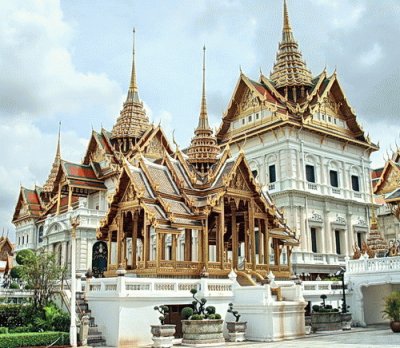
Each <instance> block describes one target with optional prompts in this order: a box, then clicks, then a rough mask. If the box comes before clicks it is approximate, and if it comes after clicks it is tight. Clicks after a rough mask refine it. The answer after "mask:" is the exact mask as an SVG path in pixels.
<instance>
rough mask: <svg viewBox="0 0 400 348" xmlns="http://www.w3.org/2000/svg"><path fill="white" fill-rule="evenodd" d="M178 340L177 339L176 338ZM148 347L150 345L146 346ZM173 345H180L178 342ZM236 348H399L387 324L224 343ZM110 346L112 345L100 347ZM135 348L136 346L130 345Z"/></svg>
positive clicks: (399, 335) (398, 340) (398, 336)
mask: <svg viewBox="0 0 400 348" xmlns="http://www.w3.org/2000/svg"><path fill="white" fill-rule="evenodd" d="M177 341H178V340H177ZM147 347H150V346H147ZM174 347H182V348H183V346H181V345H180V344H179V343H178V342H177V344H176V345H175V344H174ZM220 347H221V346H220ZM224 347H232V348H234V347H237V348H247V347H249V348H276V347H279V348H351V347H355V348H357V347H359V348H400V333H397V334H395V333H393V332H392V331H391V330H390V329H389V328H388V327H387V325H384V326H372V327H368V328H353V329H352V330H350V331H334V332H333V331H331V332H322V333H315V334H311V335H309V336H305V337H304V338H299V339H296V340H287V341H280V342H241V343H226V344H225V346H224ZM102 348H112V347H102ZM132 348H136V347H132Z"/></svg>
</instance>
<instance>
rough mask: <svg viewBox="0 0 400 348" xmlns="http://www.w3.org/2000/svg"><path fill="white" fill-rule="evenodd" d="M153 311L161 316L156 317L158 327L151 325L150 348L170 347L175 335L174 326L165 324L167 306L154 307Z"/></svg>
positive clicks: (167, 311)
mask: <svg viewBox="0 0 400 348" xmlns="http://www.w3.org/2000/svg"><path fill="white" fill-rule="evenodd" d="M154 310H155V311H157V312H159V313H160V314H161V315H160V316H159V317H158V319H159V320H160V325H151V333H152V335H153V337H152V340H153V345H152V347H163V348H168V347H172V345H173V339H174V334H175V325H172V324H165V319H166V318H167V315H168V314H169V308H168V306H164V305H163V306H155V307H154Z"/></svg>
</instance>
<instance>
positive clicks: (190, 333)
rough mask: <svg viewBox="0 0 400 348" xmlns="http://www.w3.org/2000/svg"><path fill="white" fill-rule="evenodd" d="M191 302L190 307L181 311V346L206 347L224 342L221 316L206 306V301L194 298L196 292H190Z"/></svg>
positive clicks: (194, 290) (193, 290)
mask: <svg viewBox="0 0 400 348" xmlns="http://www.w3.org/2000/svg"><path fill="white" fill-rule="evenodd" d="M190 292H191V293H192V297H193V301H192V307H185V308H183V309H182V312H181V315H182V318H183V320H182V333H183V338H182V345H186V346H195V347H197V346H200V345H203V346H208V345H219V344H223V343H224V342H225V340H224V336H223V333H222V331H223V323H224V321H223V320H222V319H221V315H219V314H217V313H215V307H214V306H207V307H206V303H207V300H206V299H205V298H201V299H200V300H199V299H198V298H197V297H196V294H197V290H196V289H192V290H190Z"/></svg>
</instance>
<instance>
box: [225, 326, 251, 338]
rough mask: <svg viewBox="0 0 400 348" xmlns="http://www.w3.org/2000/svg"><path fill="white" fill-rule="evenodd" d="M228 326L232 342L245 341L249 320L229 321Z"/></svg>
mask: <svg viewBox="0 0 400 348" xmlns="http://www.w3.org/2000/svg"><path fill="white" fill-rule="evenodd" d="M226 328H227V329H228V334H229V341H230V342H243V341H244V340H245V337H244V335H245V333H246V329H247V321H238V322H236V321H227V322H226Z"/></svg>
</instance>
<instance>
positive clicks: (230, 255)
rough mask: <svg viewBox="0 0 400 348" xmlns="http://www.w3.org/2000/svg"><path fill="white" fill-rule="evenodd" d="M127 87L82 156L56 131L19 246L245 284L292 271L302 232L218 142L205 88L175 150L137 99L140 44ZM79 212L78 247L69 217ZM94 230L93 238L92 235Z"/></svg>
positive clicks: (113, 266)
mask: <svg viewBox="0 0 400 348" xmlns="http://www.w3.org/2000/svg"><path fill="white" fill-rule="evenodd" d="M133 47H134V48H133V59H132V71H131V79H130V84H129V89H128V93H127V97H126V100H125V102H124V103H123V107H122V110H121V112H120V115H119V117H118V118H117V120H116V123H115V125H114V126H113V128H112V131H111V132H109V131H107V130H105V129H102V130H101V131H100V132H96V131H93V132H92V135H91V137H90V140H89V144H88V147H87V150H86V154H85V155H84V158H83V161H82V163H72V162H69V161H66V160H64V159H63V158H62V156H61V150H60V136H59V139H58V144H57V149H56V155H55V158H54V163H53V166H52V168H51V171H50V174H49V177H48V179H47V181H46V182H45V183H44V185H43V186H40V187H39V186H36V187H35V188H34V189H28V188H25V187H21V190H20V195H19V198H18V201H17V205H16V209H15V213H14V218H13V223H14V224H15V226H16V234H17V251H18V250H22V249H26V248H29V249H33V250H36V249H39V248H45V249H46V250H48V251H50V252H55V253H56V254H57V258H58V260H59V263H60V264H62V265H66V266H68V265H70V263H71V258H72V257H76V260H77V269H78V270H79V271H81V272H86V270H87V269H88V268H92V270H93V272H94V274H95V276H103V275H105V276H115V275H116V274H117V271H118V272H120V271H121V270H126V271H127V272H128V273H132V274H135V275H137V276H162V277H165V276H181V277H199V276H201V275H203V276H206V275H208V276H210V277H225V276H227V275H228V274H229V272H230V271H231V270H232V269H236V270H237V271H238V272H239V278H240V279H241V282H242V283H243V284H247V285H249V284H255V282H254V279H259V280H261V279H263V278H264V277H265V276H266V275H267V274H268V273H269V272H270V271H273V273H274V274H275V276H277V277H286V278H287V277H289V276H290V274H291V265H290V256H291V251H292V248H293V246H296V245H298V239H297V237H296V236H295V234H294V233H293V232H292V231H291V230H290V229H289V228H288V226H287V224H286V221H285V219H284V217H283V215H282V213H281V212H280V211H279V210H278V209H277V207H276V206H275V205H274V203H273V202H272V200H271V197H270V196H269V194H268V193H267V192H264V191H263V190H261V188H260V186H259V185H258V184H257V183H256V181H255V179H254V177H253V174H252V173H251V170H250V167H249V165H248V163H247V161H246V159H245V156H244V154H243V153H242V152H241V153H238V154H237V155H235V156H232V155H231V153H230V149H229V146H226V147H225V148H223V149H222V148H221V147H220V146H218V144H217V139H216V137H215V136H214V134H213V131H212V130H211V128H210V125H209V122H208V115H207V104H206V91H205V51H204V57H203V58H204V62H203V90H202V97H201V108H200V115H199V121H198V126H197V128H196V129H195V132H194V137H193V138H192V141H191V144H190V146H189V147H188V148H187V149H186V150H185V151H182V150H180V149H179V147H178V146H176V149H173V148H172V146H171V145H170V143H169V141H168V140H167V138H166V136H165V134H164V132H163V130H162V128H161V127H160V126H155V125H153V124H151V123H150V121H149V118H148V117H147V115H146V110H145V108H144V106H143V102H142V101H141V100H140V98H139V89H138V85H137V81H136V67H135V45H133ZM75 215H79V216H80V221H81V223H80V225H79V226H78V229H77V245H78V247H77V254H76V255H72V252H71V243H70V238H71V236H70V235H71V228H72V227H71V221H70V219H71V217H72V216H75ZM96 237H97V238H96Z"/></svg>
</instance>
